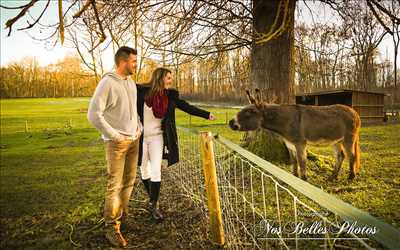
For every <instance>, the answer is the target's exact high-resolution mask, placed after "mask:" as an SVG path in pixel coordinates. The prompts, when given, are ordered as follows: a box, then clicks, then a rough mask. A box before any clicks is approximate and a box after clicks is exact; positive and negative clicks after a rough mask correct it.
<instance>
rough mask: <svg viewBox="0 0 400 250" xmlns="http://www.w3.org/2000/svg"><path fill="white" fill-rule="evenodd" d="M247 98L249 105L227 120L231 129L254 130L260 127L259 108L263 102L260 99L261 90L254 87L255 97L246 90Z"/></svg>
mask: <svg viewBox="0 0 400 250" xmlns="http://www.w3.org/2000/svg"><path fill="white" fill-rule="evenodd" d="M246 94H247V99H248V100H249V102H250V105H248V106H246V107H244V108H243V109H242V110H240V111H239V112H238V113H237V114H236V116H235V117H234V118H233V119H232V120H230V121H229V127H230V128H231V129H233V130H240V131H250V130H256V129H258V128H260V127H261V124H262V122H263V113H262V111H261V108H262V106H263V102H262V99H261V92H260V90H259V89H256V97H255V98H254V97H253V96H252V95H251V94H250V91H248V90H246Z"/></svg>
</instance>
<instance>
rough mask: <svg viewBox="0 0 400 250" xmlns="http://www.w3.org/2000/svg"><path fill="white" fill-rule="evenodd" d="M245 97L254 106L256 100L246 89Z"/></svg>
mask: <svg viewBox="0 0 400 250" xmlns="http://www.w3.org/2000/svg"><path fill="white" fill-rule="evenodd" d="M246 96H247V100H249V103H250V104H256V99H254V97H253V96H251V94H250V91H249V90H248V89H246Z"/></svg>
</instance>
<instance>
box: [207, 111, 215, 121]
mask: <svg viewBox="0 0 400 250" xmlns="http://www.w3.org/2000/svg"><path fill="white" fill-rule="evenodd" d="M215 119H216V118H215V116H214V115H213V114H211V113H210V116H209V117H208V120H210V121H214V120H215Z"/></svg>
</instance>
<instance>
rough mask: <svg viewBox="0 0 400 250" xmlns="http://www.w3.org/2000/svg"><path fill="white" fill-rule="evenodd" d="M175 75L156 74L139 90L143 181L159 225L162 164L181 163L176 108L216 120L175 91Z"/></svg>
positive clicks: (153, 215)
mask: <svg viewBox="0 0 400 250" xmlns="http://www.w3.org/2000/svg"><path fill="white" fill-rule="evenodd" d="M172 81H173V79H172V73H171V71H170V70H169V69H166V68H157V69H156V70H154V72H153V74H152V77H151V80H150V82H149V83H148V84H146V85H137V87H138V98H137V105H138V114H139V117H140V121H141V122H142V124H143V127H144V131H143V133H142V136H141V138H140V142H139V143H140V146H139V162H138V164H139V166H140V171H141V179H142V182H143V184H144V187H145V189H146V191H147V193H148V195H149V197H150V201H149V211H150V214H151V217H152V218H153V219H154V220H156V221H161V220H162V219H163V216H162V214H161V213H160V212H159V211H158V209H157V201H158V197H159V194H160V185H161V161H162V159H167V161H168V166H171V165H173V164H175V163H177V162H178V161H179V150H178V136H177V133H176V126H175V107H177V108H179V109H181V110H182V111H184V112H186V113H189V114H191V115H195V116H199V117H203V118H205V119H209V120H214V119H215V118H214V116H213V115H212V114H210V112H208V111H205V110H202V109H199V108H197V107H195V106H192V105H190V104H189V103H187V102H186V101H184V100H182V99H180V98H179V92H178V91H177V90H175V89H172V88H171V87H172Z"/></svg>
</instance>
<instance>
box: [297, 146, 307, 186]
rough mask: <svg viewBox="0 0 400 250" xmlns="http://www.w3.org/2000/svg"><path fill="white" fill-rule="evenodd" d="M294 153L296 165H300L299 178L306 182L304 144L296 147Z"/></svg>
mask: <svg viewBox="0 0 400 250" xmlns="http://www.w3.org/2000/svg"><path fill="white" fill-rule="evenodd" d="M296 152H297V163H298V164H299V165H300V177H301V179H303V180H307V176H306V160H307V154H306V145H305V144H299V145H296Z"/></svg>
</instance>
